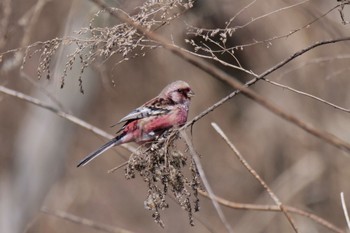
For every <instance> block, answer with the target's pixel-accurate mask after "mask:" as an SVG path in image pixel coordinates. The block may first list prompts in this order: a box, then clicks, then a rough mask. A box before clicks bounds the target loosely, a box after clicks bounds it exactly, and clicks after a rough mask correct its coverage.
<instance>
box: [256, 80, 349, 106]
mask: <svg viewBox="0 0 350 233" xmlns="http://www.w3.org/2000/svg"><path fill="white" fill-rule="evenodd" d="M263 80H264V81H266V82H268V83H270V84H272V85H275V86H278V87H282V88H283V89H287V90H289V91H291V92H295V93H297V94H300V95H303V96H307V97H309V98H311V99H314V100H317V101H320V102H322V103H324V104H327V105H329V106H332V107H333V108H336V109H338V110H341V111H344V112H347V113H349V112H350V109H347V108H343V107H340V106H338V105H336V104H333V103H331V102H329V101H327V100H324V99H321V98H319V97H317V96H314V95H311V94H309V93H306V92H303V91H299V90H296V89H294V88H292V87H289V86H286V85H283V84H280V83H277V82H274V81H271V80H269V79H267V78H263Z"/></svg>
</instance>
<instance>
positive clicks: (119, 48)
mask: <svg viewBox="0 0 350 233" xmlns="http://www.w3.org/2000/svg"><path fill="white" fill-rule="evenodd" d="M193 2H194V0H185V1H183V0H159V1H155V0H148V1H146V2H144V4H143V5H142V6H140V7H139V8H138V9H137V11H136V13H135V14H133V15H129V14H127V13H126V12H124V11H122V10H121V9H118V8H112V9H113V10H114V11H116V12H118V13H120V14H125V15H127V16H128V17H130V18H131V19H133V20H134V21H135V22H137V23H138V24H140V25H142V26H144V27H145V28H147V29H148V30H157V29H159V28H160V27H162V26H164V25H166V24H167V23H169V22H170V21H171V20H173V19H175V18H177V17H178V16H180V15H181V14H182V13H183V12H185V11H186V10H188V9H190V8H191V7H193ZM104 12H105V10H101V11H99V12H97V13H96V14H95V15H94V17H93V18H92V19H91V21H90V23H89V27H87V28H82V29H80V30H79V31H77V32H76V35H77V36H76V37H72V36H70V37H66V38H55V39H52V40H50V41H46V42H40V43H37V44H35V45H32V46H29V47H28V48H27V50H26V53H25V56H24V60H23V64H22V65H24V63H25V61H26V59H27V58H30V57H31V56H32V55H34V54H40V58H39V65H38V78H41V77H42V76H46V77H47V78H50V63H51V61H52V57H53V56H54V55H55V53H56V51H57V49H58V48H59V47H60V46H76V49H75V51H74V52H73V53H71V54H70V55H68V57H67V62H66V64H65V68H64V70H63V73H62V76H61V88H63V86H64V83H65V78H66V77H67V74H68V72H69V71H70V70H72V68H73V65H74V64H75V62H76V60H78V61H79V63H80V65H81V68H80V69H81V70H80V75H79V86H80V91H81V92H82V93H83V92H84V90H83V81H82V75H83V73H84V70H85V69H86V68H87V67H88V66H90V65H91V64H93V63H94V62H95V61H96V60H99V61H100V62H105V61H106V60H108V59H110V58H111V57H112V56H113V55H119V57H116V58H115V60H116V61H115V64H116V65H117V64H119V63H121V62H123V61H127V60H128V59H130V58H134V57H137V56H144V55H145V54H146V52H147V51H149V50H151V49H154V48H157V46H158V45H157V43H155V42H153V41H150V40H149V39H147V38H145V37H144V36H143V35H142V34H140V33H139V32H138V31H137V30H136V29H134V28H133V27H132V26H130V25H128V24H126V23H120V24H116V25H113V26H110V25H108V26H101V25H98V23H96V22H95V21H97V20H96V19H97V18H98V17H99V16H100V15H101V14H102V13H104Z"/></svg>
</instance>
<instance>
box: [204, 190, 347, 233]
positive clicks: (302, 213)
mask: <svg viewBox="0 0 350 233" xmlns="http://www.w3.org/2000/svg"><path fill="white" fill-rule="evenodd" d="M198 192H199V193H200V194H201V195H202V196H204V197H206V198H211V197H209V194H208V193H207V192H204V191H201V190H198ZM214 198H215V199H216V201H217V202H218V203H220V204H221V205H223V206H226V207H229V208H232V209H240V210H255V211H281V209H280V207H279V206H277V205H259V204H247V203H238V202H233V201H229V200H226V199H224V198H222V197H218V196H214ZM284 207H285V210H286V211H287V212H288V213H293V214H297V215H300V216H304V217H307V218H309V219H311V220H313V221H315V222H317V223H319V224H320V225H322V226H324V227H326V228H328V229H329V230H331V231H333V232H337V233H345V231H344V230H342V229H340V228H339V227H337V226H335V225H333V224H332V223H330V222H328V221H327V220H325V219H323V218H321V217H319V216H317V215H314V214H312V213H309V212H306V211H303V210H301V209H297V208H294V207H292V206H288V205H285V206H284Z"/></svg>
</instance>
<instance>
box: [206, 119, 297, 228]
mask: <svg viewBox="0 0 350 233" xmlns="http://www.w3.org/2000/svg"><path fill="white" fill-rule="evenodd" d="M211 125H212V126H213V128H214V129H215V131H216V132H217V133H218V134H219V135H220V136H221V137H222V139H224V141H225V142H226V143H227V144H228V145H229V147H230V148H231V149H232V150H233V152H234V153H235V155H236V157H237V158H238V159H239V161H240V162H241V163H242V164H243V165H244V166H245V167H246V168H247V170H248V171H249V172H250V173H251V174H252V175H253V176H254V177H255V179H257V180H258V181H259V182H260V184H261V186H263V187H264V189H266V191H267V192H268V194H269V195H270V196H271V198H272V200H273V201H274V202H275V203H276V205H277V206H278V207H279V208H280V210H281V211H282V212H283V213H284V215H285V216H286V218H287V219H288V221H289V223H290V224H291V226H292V227H293V229H294V231H295V232H298V228H297V227H296V225H295V223H294V221H293V219H292V217H291V216H289V214H288V213H287V211H286V209H285V207H284V205H283V204H282V202H281V201H280V200H279V198H278V197H277V196H276V194H274V193H273V192H272V190H271V189H270V187H269V186H268V185H267V184H266V182H265V181H264V180H263V179H262V178H261V177H260V176H259V174H258V173H257V172H256V171H255V170H254V169H253V168H252V167H251V166H250V165H249V163H248V162H247V161H246V160H245V159H244V157H243V156H242V154H241V153H240V152H239V150H238V149H237V148H236V147H235V145H234V144H233V143H232V142H231V141H230V140H229V139H228V137H227V136H226V135H225V133H224V132H223V131H222V129H221V128H220V127H219V126H218V125H217V124H216V123H214V122H213V123H211Z"/></svg>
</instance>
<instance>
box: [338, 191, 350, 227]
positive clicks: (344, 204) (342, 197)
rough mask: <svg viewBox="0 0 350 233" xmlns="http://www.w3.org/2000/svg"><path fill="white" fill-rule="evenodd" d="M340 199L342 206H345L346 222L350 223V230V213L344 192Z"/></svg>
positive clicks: (349, 224)
mask: <svg viewBox="0 0 350 233" xmlns="http://www.w3.org/2000/svg"><path fill="white" fill-rule="evenodd" d="M340 200H341V206H342V207H343V212H344V216H345V220H346V224H347V225H348V231H350V219H349V213H348V208H347V207H346V203H345V199H344V193H343V192H341V193H340Z"/></svg>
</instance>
